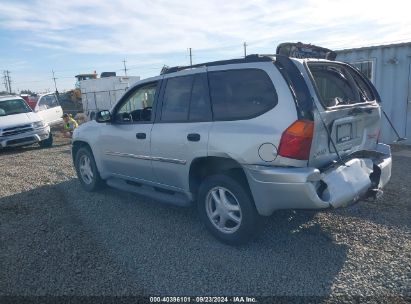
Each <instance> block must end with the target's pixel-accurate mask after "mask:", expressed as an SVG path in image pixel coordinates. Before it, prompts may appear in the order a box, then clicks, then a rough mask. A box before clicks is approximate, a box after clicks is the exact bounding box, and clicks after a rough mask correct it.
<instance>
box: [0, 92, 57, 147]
mask: <svg viewBox="0 0 411 304" xmlns="http://www.w3.org/2000/svg"><path fill="white" fill-rule="evenodd" d="M34 143H38V144H39V145H40V146H41V147H50V146H51V145H52V144H53V137H52V135H51V133H50V126H49V125H48V124H47V122H45V121H44V120H43V119H42V117H41V116H40V115H39V114H38V113H35V112H33V111H32V109H31V108H30V107H29V106H28V105H27V103H26V102H25V101H24V100H23V99H22V98H20V97H18V96H0V148H6V147H17V146H25V145H31V144H34Z"/></svg>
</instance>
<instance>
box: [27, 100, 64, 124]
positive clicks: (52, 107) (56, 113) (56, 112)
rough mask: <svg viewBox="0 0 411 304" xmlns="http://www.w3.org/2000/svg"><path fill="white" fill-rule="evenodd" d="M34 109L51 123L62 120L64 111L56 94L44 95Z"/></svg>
mask: <svg viewBox="0 0 411 304" xmlns="http://www.w3.org/2000/svg"><path fill="white" fill-rule="evenodd" d="M34 111H35V112H37V113H38V114H39V116H40V117H41V118H42V119H43V120H44V121H45V122H46V123H48V124H49V125H54V124H56V123H58V122H61V121H62V116H63V111H62V109H61V107H60V105H59V103H58V101H57V98H56V96H55V95H54V94H48V95H44V96H42V97H41V98H40V99H39V101H38V102H37V105H36V107H35V108H34Z"/></svg>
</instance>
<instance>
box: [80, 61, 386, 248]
mask: <svg viewBox="0 0 411 304" xmlns="http://www.w3.org/2000/svg"><path fill="white" fill-rule="evenodd" d="M379 103H380V98H379V95H378V93H377V91H376V90H375V88H374V86H373V85H372V84H371V83H370V82H369V81H368V79H367V78H365V77H364V76H363V75H362V74H360V73H359V72H358V71H357V70H356V69H355V68H353V67H352V66H350V65H348V64H346V63H342V62H336V61H330V60H325V59H293V58H289V57H287V56H283V55H273V56H266V55H264V56H262V55H251V56H247V57H246V58H244V59H233V60H227V61H218V62H209V63H204V64H200V65H196V66H190V67H175V68H169V69H167V70H164V71H163V73H162V74H161V75H160V76H157V77H153V78H149V79H145V80H142V81H140V82H138V83H137V84H136V85H134V86H133V87H132V88H130V89H129V90H128V91H127V92H126V93H125V95H124V96H123V97H122V98H121V99H120V100H119V101H118V102H117V104H116V105H115V106H114V107H113V108H112V109H110V110H106V111H100V112H99V113H98V114H97V118H96V121H91V122H88V123H86V124H83V125H82V126H80V127H79V128H78V129H76V130H75V132H74V134H73V146H72V155H73V160H74V164H75V167H76V170H77V174H78V177H79V180H80V182H81V184H82V185H83V187H84V189H86V190H87V191H93V190H95V189H97V188H98V187H100V186H102V185H103V184H108V185H110V186H112V187H115V188H118V189H122V190H126V191H132V192H135V193H139V194H143V195H146V196H149V197H152V198H154V199H157V200H160V201H163V202H167V203H172V204H176V205H181V206H188V205H190V204H192V203H194V202H195V203H196V204H197V206H198V211H199V214H200V217H201V219H202V220H203V222H204V223H205V225H206V227H207V228H208V229H209V230H210V232H211V233H212V234H213V235H214V236H216V237H217V238H219V239H220V240H222V241H224V242H226V243H229V244H239V243H243V242H245V241H247V240H248V239H250V237H252V236H253V235H255V233H256V232H257V231H258V226H259V222H260V216H269V215H271V214H272V213H273V212H274V211H275V210H279V209H296V208H303V209H323V208H329V207H340V206H346V205H348V204H351V203H353V202H356V201H358V200H359V199H361V198H364V197H369V196H373V197H376V196H377V195H380V194H381V193H382V191H381V189H382V188H383V187H384V186H385V184H386V183H387V182H388V181H389V179H390V175H391V152H390V147H389V146H388V145H384V144H381V143H378V138H379V132H380V119H381V109H380V105H379Z"/></svg>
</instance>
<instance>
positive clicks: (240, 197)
mask: <svg viewBox="0 0 411 304" xmlns="http://www.w3.org/2000/svg"><path fill="white" fill-rule="evenodd" d="M198 212H199V215H200V217H201V219H202V221H203V222H204V224H205V225H206V227H207V229H208V230H209V231H210V232H211V233H212V234H213V235H214V236H215V237H217V238H218V239H220V240H221V241H223V242H225V243H227V244H230V245H239V244H243V243H245V242H247V241H248V240H250V239H251V238H252V237H254V236H255V235H256V233H257V232H258V230H259V227H260V225H259V224H260V223H259V222H260V221H259V219H260V216H259V214H258V212H257V210H256V208H255V205H254V202H253V200H252V197H251V195H250V194H249V192H248V191H247V189H245V188H244V186H243V185H242V184H241V183H239V182H238V181H237V180H235V179H233V178H231V177H230V176H228V175H213V176H210V177H208V178H206V179H205V180H204V181H203V183H202V184H201V186H200V190H199V194H198Z"/></svg>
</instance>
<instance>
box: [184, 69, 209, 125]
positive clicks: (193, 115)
mask: <svg viewBox="0 0 411 304" xmlns="http://www.w3.org/2000/svg"><path fill="white" fill-rule="evenodd" d="M204 77H205V74H197V75H196V76H195V78H194V82H193V88H192V91H191V102H190V113H189V116H188V120H189V121H209V120H211V107H210V98H209V96H208V89H207V87H206V85H205V83H204V82H205V81H206V80H205V79H204Z"/></svg>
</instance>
